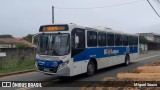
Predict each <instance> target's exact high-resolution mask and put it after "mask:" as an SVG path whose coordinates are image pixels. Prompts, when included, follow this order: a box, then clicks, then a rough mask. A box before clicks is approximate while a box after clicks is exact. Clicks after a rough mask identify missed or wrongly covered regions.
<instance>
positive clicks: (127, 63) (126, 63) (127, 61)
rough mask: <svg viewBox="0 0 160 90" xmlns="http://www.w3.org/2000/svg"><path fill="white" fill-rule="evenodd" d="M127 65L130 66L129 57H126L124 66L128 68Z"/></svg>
mask: <svg viewBox="0 0 160 90" xmlns="http://www.w3.org/2000/svg"><path fill="white" fill-rule="evenodd" d="M129 64H130V57H129V55H126V57H125V62H124V65H125V66H128V65H129Z"/></svg>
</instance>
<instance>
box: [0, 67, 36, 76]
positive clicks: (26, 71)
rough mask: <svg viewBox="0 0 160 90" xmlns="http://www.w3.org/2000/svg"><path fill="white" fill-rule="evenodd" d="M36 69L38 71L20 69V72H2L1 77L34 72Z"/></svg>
mask: <svg viewBox="0 0 160 90" xmlns="http://www.w3.org/2000/svg"><path fill="white" fill-rule="evenodd" d="M34 71H36V70H35V69H30V70H24V71H18V72H13V73H7V74H0V78H1V77H5V76H11V75H16V74H23V73H28V72H34Z"/></svg>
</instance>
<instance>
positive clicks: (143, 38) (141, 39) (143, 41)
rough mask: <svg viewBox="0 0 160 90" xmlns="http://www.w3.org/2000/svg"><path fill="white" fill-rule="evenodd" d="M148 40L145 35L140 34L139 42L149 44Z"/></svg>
mask: <svg viewBox="0 0 160 90" xmlns="http://www.w3.org/2000/svg"><path fill="white" fill-rule="evenodd" d="M148 42H149V41H148V40H147V39H146V38H145V37H144V36H139V43H140V44H148Z"/></svg>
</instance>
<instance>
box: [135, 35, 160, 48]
mask: <svg viewBox="0 0 160 90" xmlns="http://www.w3.org/2000/svg"><path fill="white" fill-rule="evenodd" d="M138 34H139V36H144V37H145V38H146V39H147V40H148V41H149V42H148V44H147V50H158V49H160V34H156V33H138Z"/></svg>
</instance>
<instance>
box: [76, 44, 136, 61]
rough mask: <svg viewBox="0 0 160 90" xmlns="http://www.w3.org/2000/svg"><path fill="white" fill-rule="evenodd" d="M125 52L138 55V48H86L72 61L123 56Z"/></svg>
mask: <svg viewBox="0 0 160 90" xmlns="http://www.w3.org/2000/svg"><path fill="white" fill-rule="evenodd" d="M108 50H112V51H113V53H111V54H110V53H109V51H108ZM128 50H129V51H128ZM127 51H128V52H129V54H131V53H138V46H130V47H129V48H127V47H105V48H86V49H85V50H84V51H83V52H81V53H79V54H77V55H75V56H73V61H74V62H76V61H82V60H89V59H91V58H92V57H95V58H102V57H109V56H118V55H125V54H126V52H127ZM104 53H105V54H104Z"/></svg>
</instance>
